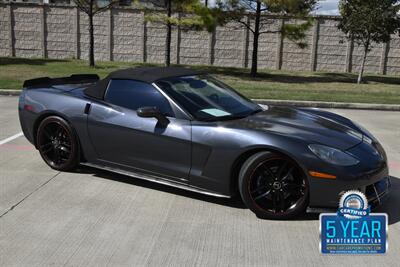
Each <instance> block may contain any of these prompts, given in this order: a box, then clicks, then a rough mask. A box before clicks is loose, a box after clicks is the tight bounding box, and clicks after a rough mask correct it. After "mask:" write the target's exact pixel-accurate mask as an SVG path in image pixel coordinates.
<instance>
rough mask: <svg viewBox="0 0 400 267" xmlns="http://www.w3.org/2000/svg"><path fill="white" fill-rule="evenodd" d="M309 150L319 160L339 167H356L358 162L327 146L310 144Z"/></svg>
mask: <svg viewBox="0 0 400 267" xmlns="http://www.w3.org/2000/svg"><path fill="white" fill-rule="evenodd" d="M308 147H309V148H310V150H311V151H312V152H313V153H314V154H315V155H316V156H317V157H319V158H320V159H322V160H324V161H326V162H329V163H331V164H335V165H340V166H351V165H356V164H357V163H359V161H358V160H357V159H355V158H353V157H352V156H350V155H349V154H347V153H345V152H343V151H341V150H339V149H336V148H333V147H329V146H323V145H317V144H312V145H309V146H308Z"/></svg>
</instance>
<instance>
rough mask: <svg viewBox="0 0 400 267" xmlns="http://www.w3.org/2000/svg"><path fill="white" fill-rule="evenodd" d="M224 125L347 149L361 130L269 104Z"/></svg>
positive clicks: (302, 111)
mask: <svg viewBox="0 0 400 267" xmlns="http://www.w3.org/2000/svg"><path fill="white" fill-rule="evenodd" d="M223 124H224V126H225V127H229V128H236V129H254V130H259V131H264V132H269V133H274V134H279V135H285V136H289V137H293V138H298V139H302V140H304V141H306V142H309V143H310V144H311V143H318V144H323V145H327V146H330V147H335V148H338V149H341V150H347V149H349V148H351V147H353V146H355V145H357V144H359V143H361V142H362V139H363V135H362V133H360V132H358V131H356V130H354V129H352V128H350V127H348V126H346V125H344V124H342V123H340V122H338V121H336V120H333V119H329V118H326V117H322V116H319V115H317V114H315V113H313V112H308V111H306V110H299V109H295V108H290V107H273V106H269V107H268V109H267V110H264V111H262V112H259V113H257V114H254V115H251V116H249V117H246V118H244V119H240V120H234V121H226V122H223Z"/></svg>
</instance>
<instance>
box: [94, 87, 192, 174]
mask: <svg viewBox="0 0 400 267" xmlns="http://www.w3.org/2000/svg"><path fill="white" fill-rule="evenodd" d="M147 106H151V107H157V108H158V109H159V110H160V111H161V112H162V113H163V114H165V115H166V116H167V118H168V120H169V123H168V124H167V125H161V124H160V123H159V122H158V120H157V119H156V118H143V117H139V116H138V115H137V112H136V110H137V109H138V108H140V107H147ZM88 132H89V135H90V137H91V141H92V145H93V146H94V148H95V150H96V153H97V156H98V160H99V161H101V162H102V163H103V164H106V165H110V164H111V165H112V166H114V165H115V166H117V167H119V168H121V169H127V170H135V171H142V172H146V173H150V174H156V175H162V176H164V177H166V178H169V179H175V180H181V181H182V180H183V181H185V180H187V178H188V175H189V171H190V167H191V123H190V121H189V120H186V119H179V118H176V117H175V112H174V109H173V108H172V106H171V103H170V102H169V100H168V99H167V98H165V97H164V95H163V94H161V92H160V91H158V89H156V88H155V87H153V86H152V85H150V84H147V83H144V82H139V81H133V80H111V81H110V83H109V85H108V88H107V91H106V93H105V96H104V101H99V102H93V103H92V104H91V108H90V112H89V116H88Z"/></svg>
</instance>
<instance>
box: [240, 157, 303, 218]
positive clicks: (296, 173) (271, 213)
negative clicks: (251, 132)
mask: <svg viewBox="0 0 400 267" xmlns="http://www.w3.org/2000/svg"><path fill="white" fill-rule="evenodd" d="M239 183H240V184H239V191H240V194H241V196H242V199H243V201H244V202H245V204H246V205H247V206H248V207H249V208H250V209H251V210H252V211H253V212H254V213H255V214H256V215H257V216H258V217H260V218H265V219H289V218H292V217H294V216H296V215H298V214H299V213H301V212H304V210H305V208H306V206H307V204H308V195H309V190H308V181H307V178H306V176H305V175H304V172H303V171H302V170H301V168H300V167H299V166H298V165H297V164H296V163H295V162H294V161H293V160H291V159H290V158H288V157H286V156H283V155H280V154H277V153H272V152H260V153H257V154H255V155H254V156H252V157H250V158H249V159H248V160H247V161H246V162H245V163H244V165H243V167H242V169H241V171H240V174H239Z"/></svg>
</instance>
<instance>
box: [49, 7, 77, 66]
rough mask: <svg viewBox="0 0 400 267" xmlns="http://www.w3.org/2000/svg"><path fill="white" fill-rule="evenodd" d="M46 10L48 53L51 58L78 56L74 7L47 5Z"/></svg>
mask: <svg viewBox="0 0 400 267" xmlns="http://www.w3.org/2000/svg"><path fill="white" fill-rule="evenodd" d="M45 12H46V17H45V19H46V24H45V25H46V28H45V30H46V34H45V36H46V53H47V57H49V58H57V59H62V58H74V57H76V54H75V48H76V39H75V38H76V33H75V27H74V26H75V25H74V23H71V22H74V21H75V19H76V12H75V9H73V8H55V7H45Z"/></svg>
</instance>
